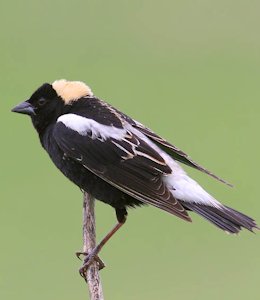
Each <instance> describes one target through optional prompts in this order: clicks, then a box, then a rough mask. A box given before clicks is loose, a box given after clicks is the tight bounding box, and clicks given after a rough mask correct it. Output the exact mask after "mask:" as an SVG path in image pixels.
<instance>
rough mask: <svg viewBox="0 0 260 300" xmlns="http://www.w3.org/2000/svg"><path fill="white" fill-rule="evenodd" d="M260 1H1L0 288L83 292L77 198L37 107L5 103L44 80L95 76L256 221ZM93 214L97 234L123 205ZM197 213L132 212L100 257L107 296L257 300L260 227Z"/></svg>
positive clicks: (59, 295)
mask: <svg viewBox="0 0 260 300" xmlns="http://www.w3.org/2000/svg"><path fill="white" fill-rule="evenodd" d="M259 11H260V2H259V1H254V0H251V1H241V0H212V1H209V0H190V1H187V0H178V1H177V0H175V1H173V0H168V1H166V0H162V1H151V0H149V1H148V0H146V1H137V0H131V1H124V0H120V1H119V0H118V1H86V0H82V1H80V0H75V1H66V0H65V1H60V0H46V1H39V0H35V1H32V0H24V1H19V0H18V1H11V0H10V1H7V0H5V1H1V3H0V28H1V29H0V34H1V36H0V42H1V47H0V65H1V74H0V76H1V102H0V103H1V104H0V105H1V118H0V122H1V124H0V130H1V172H0V176H1V189H0V193H1V198H0V201H1V202H0V234H1V246H0V247H1V255H0V298H1V299H5V300H10V299H20V300H22V299H26V300H29V299H38V300H41V299H55V300H56V299H63V300H66V299H86V298H87V289H86V285H85V283H84V282H83V280H82V279H81V278H80V277H79V275H78V268H79V267H80V265H81V263H80V261H78V260H77V259H76V258H75V256H74V252H75V251H77V250H79V249H81V245H82V240H81V207H82V195H81V193H80V191H79V189H78V188H76V187H75V186H74V185H73V184H71V183H70V182H69V181H68V180H67V179H66V178H65V177H63V176H62V175H61V174H60V173H59V171H57V170H56V169H55V167H54V166H53V165H52V163H51V161H50V159H49V158H48V156H47V154H46V153H45V152H44V151H43V150H42V149H41V147H40V145H39V141H38V137H37V135H36V132H35V131H34V130H33V128H32V126H31V124H30V120H29V118H25V117H23V116H21V115H19V116H18V115H15V114H11V113H10V109H11V108H12V107H13V106H14V105H15V104H17V103H18V102H20V101H22V100H24V99H26V98H27V97H28V96H30V94H31V93H32V92H33V91H34V89H36V88H37V87H38V86H39V85H41V84H42V83H43V82H52V81H53V80H55V79H60V78H66V79H71V80H83V81H86V82H87V83H88V84H89V85H90V86H91V87H92V89H93V91H94V93H95V94H96V95H97V96H99V97H101V98H103V99H106V100H107V101H108V102H110V103H111V104H113V105H115V106H116V107H118V108H120V109H121V110H123V111H124V112H126V113H127V114H129V115H131V116H132V117H134V118H136V119H138V120H140V121H141V122H143V123H144V124H146V125H147V126H150V127H152V128H153V129H154V130H156V131H157V132H158V133H160V134H161V135H162V136H164V137H166V138H167V139H168V140H169V141H171V142H173V143H174V144H175V145H177V146H178V147H180V148H182V149H183V150H185V151H186V152H188V153H189V154H190V155H191V156H192V157H193V159H195V160H197V161H198V162H200V163H201V164H202V165H204V166H206V167H207V168H209V169H210V170H212V171H214V172H215V173H216V174H218V175H220V176H222V177H224V178H225V179H227V180H229V181H231V182H232V183H234V185H235V188H233V189H230V188H228V187H225V186H224V185H222V184H220V183H218V182H215V181H214V180H212V179H210V178H208V177H207V176H204V175H202V174H199V173H198V172H196V171H193V170H189V173H190V174H191V175H193V177H195V179H196V180H198V181H199V182H200V183H201V184H202V185H203V186H205V187H206V188H207V189H208V190H209V191H211V192H212V194H213V195H214V196H216V198H217V199H219V200H221V201H223V202H224V203H226V204H228V205H231V206H233V207H234V208H237V209H239V210H241V211H243V212H245V213H247V214H249V215H251V216H253V217H254V218H256V220H258V222H260V201H259V175H258V173H259V166H260V163H259V159H258V156H259V151H260V142H259V108H260V104H259V103H260V102H259V99H260V88H259V79H260V34H259V28H260V18H259ZM43 187H44V188H43ZM96 214H97V225H98V228H97V230H98V238H99V239H100V238H101V237H102V236H103V235H104V234H105V233H106V232H107V231H108V229H110V227H111V226H112V225H113V224H114V223H115V216H114V211H113V210H112V209H111V208H110V207H108V206H105V205H104V204H102V203H98V204H97V207H96ZM193 220H194V222H193V224H188V223H185V222H183V221H181V220H179V219H177V218H174V217H173V216H171V215H168V214H166V213H164V212H161V211H159V210H156V209H154V208H142V209H138V210H134V211H133V210H132V211H130V213H129V218H128V222H127V225H126V226H125V227H124V228H123V229H122V230H121V231H120V232H119V233H118V234H117V235H116V236H115V237H114V238H113V240H112V241H111V242H110V243H109V244H108V245H107V247H106V248H104V250H103V252H102V254H101V257H102V258H103V260H104V261H105V262H106V264H107V268H106V269H104V270H103V271H102V280H103V286H104V293H105V296H106V299H113V300H117V299H119V300H122V299H124V300H132V299H149V300H152V299H183V300H184V299H192V300H203V299H211V300H214V299H229V300H233V299H236V300H239V299H257V298H258V297H259V275H260V255H259V247H260V235H259V234H257V235H254V234H251V233H249V232H242V233H241V234H240V235H239V236H229V235H226V234H225V233H224V232H222V231H220V230H218V229H217V228H215V227H213V226H212V225H210V224H209V223H207V222H206V221H204V220H203V219H201V218H199V217H197V216H193Z"/></svg>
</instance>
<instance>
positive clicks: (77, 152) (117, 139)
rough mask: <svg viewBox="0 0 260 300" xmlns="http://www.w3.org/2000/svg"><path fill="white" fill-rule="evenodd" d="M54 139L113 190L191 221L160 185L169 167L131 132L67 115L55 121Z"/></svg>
mask: <svg viewBox="0 0 260 300" xmlns="http://www.w3.org/2000/svg"><path fill="white" fill-rule="evenodd" d="M53 137H54V139H55V140H56V142H57V144H58V145H59V147H60V148H61V149H62V151H63V152H64V153H65V154H66V156H67V157H70V158H72V159H74V160H76V161H78V163H80V164H82V165H83V166H84V167H85V168H87V169H88V170H90V171H91V172H93V173H94V174H95V175H97V176H99V177H100V178H102V179H103V180H105V181H107V182H108V183H110V184H111V185H113V186H114V187H116V188H118V189H120V190H122V191H123V192H125V193H127V194H129V195H131V196H132V197H134V198H136V199H138V200H140V201H142V202H144V203H147V204H151V205H153V206H156V207H158V208H161V209H163V210H165V211H167V212H169V213H172V214H174V215H176V216H178V217H180V218H182V219H184V220H187V221H190V218H189V216H188V213H187V211H186V210H185V209H184V208H183V206H182V205H181V204H180V203H179V202H178V201H177V200H176V199H175V198H174V196H173V195H172V194H171V192H170V191H169V190H168V188H167V187H166V185H165V183H164V181H163V177H164V176H167V175H168V174H170V173H171V169H170V167H169V166H168V165H167V164H166V162H165V161H164V159H163V158H162V157H161V156H160V155H159V154H158V153H157V152H156V151H155V150H154V149H152V148H151V147H150V146H149V145H148V144H147V143H146V142H145V141H143V140H142V139H140V138H139V137H137V136H136V135H134V134H133V133H132V132H131V131H129V130H126V129H125V128H124V127H122V128H120V127H114V126H113V125H112V126H111V125H104V124H102V123H100V122H96V121H95V120H93V119H90V118H86V117H83V116H79V115H76V114H66V115H63V116H61V117H60V118H59V119H58V120H57V123H56V125H55V127H54V130H53Z"/></svg>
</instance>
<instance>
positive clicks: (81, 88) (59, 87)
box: [52, 79, 93, 104]
mask: <svg viewBox="0 0 260 300" xmlns="http://www.w3.org/2000/svg"><path fill="white" fill-rule="evenodd" d="M52 87H53V88H54V90H55V91H56V93H57V94H58V96H60V97H61V98H62V100H63V101H64V102H65V103H66V104H70V102H73V101H76V100H78V99H80V98H82V97H86V96H93V93H92V91H91V89H90V87H89V86H87V85H86V84H85V83H84V82H82V81H68V80H65V79H61V80H56V81H54V82H53V83H52Z"/></svg>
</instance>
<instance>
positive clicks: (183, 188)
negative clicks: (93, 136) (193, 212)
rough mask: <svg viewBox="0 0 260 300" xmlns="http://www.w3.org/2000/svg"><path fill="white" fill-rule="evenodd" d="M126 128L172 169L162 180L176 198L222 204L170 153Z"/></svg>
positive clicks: (215, 204) (214, 204)
mask: <svg viewBox="0 0 260 300" xmlns="http://www.w3.org/2000/svg"><path fill="white" fill-rule="evenodd" d="M127 129H128V130H129V131H132V132H133V133H134V134H135V135H137V136H138V137H139V138H140V139H142V140H143V141H145V142H146V143H147V144H148V145H149V146H150V147H152V148H153V149H154V150H156V151H157V152H158V153H159V154H160V156H161V157H162V158H163V159H164V160H165V162H166V163H167V165H168V166H169V167H170V168H171V169H172V174H169V175H165V176H164V179H163V180H164V182H165V183H166V185H167V187H168V188H169V189H170V191H171V192H172V194H173V196H174V197H175V198H176V199H179V200H183V201H187V202H192V203H199V204H205V205H210V206H214V207H218V208H219V207H221V206H222V204H221V203H220V202H218V201H217V200H216V199H215V198H214V197H212V196H211V195H210V194H209V193H207V192H206V191H205V190H204V189H203V188H202V187H201V186H200V185H199V184H198V183H197V182H196V181H195V180H193V179H192V178H190V177H189V176H188V175H187V174H186V172H185V171H184V170H183V169H182V167H181V166H180V165H179V164H178V163H177V162H176V161H175V160H174V159H173V158H172V157H171V156H170V155H168V154H167V153H166V152H164V151H163V150H162V149H161V148H159V147H158V146H157V145H156V144H155V143H153V142H152V141H151V140H150V139H149V138H148V137H146V136H145V135H144V134H143V133H141V132H140V131H139V130H137V129H135V128H133V127H131V129H130V128H127Z"/></svg>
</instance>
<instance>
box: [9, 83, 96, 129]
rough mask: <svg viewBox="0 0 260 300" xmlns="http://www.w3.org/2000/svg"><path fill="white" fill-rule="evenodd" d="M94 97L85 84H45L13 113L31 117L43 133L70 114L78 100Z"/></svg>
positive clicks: (14, 109)
mask: <svg viewBox="0 0 260 300" xmlns="http://www.w3.org/2000/svg"><path fill="white" fill-rule="evenodd" d="M92 96H93V93H92V91H91V89H90V88H89V87H88V86H87V85H86V84H85V83H83V82H81V81H67V80H65V79H61V80H56V81H54V82H53V83H52V84H49V83H44V84H43V85H42V86H40V87H39V88H38V89H37V90H36V91H35V92H34V93H33V94H32V96H31V97H30V98H29V99H28V100H26V101H24V102H22V103H20V104H18V105H17V106H15V107H14V108H13V109H12V111H13V112H17V113H21V114H26V115H29V116H30V117H31V119H32V122H33V125H34V127H35V128H36V129H37V130H38V131H41V130H44V129H45V127H46V126H47V125H49V124H51V123H52V122H55V121H56V120H57V118H58V117H59V116H61V115H62V114H64V113H68V112H69V111H70V109H71V107H72V106H73V103H75V102H76V101H77V100H78V99H81V98H83V97H92Z"/></svg>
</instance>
